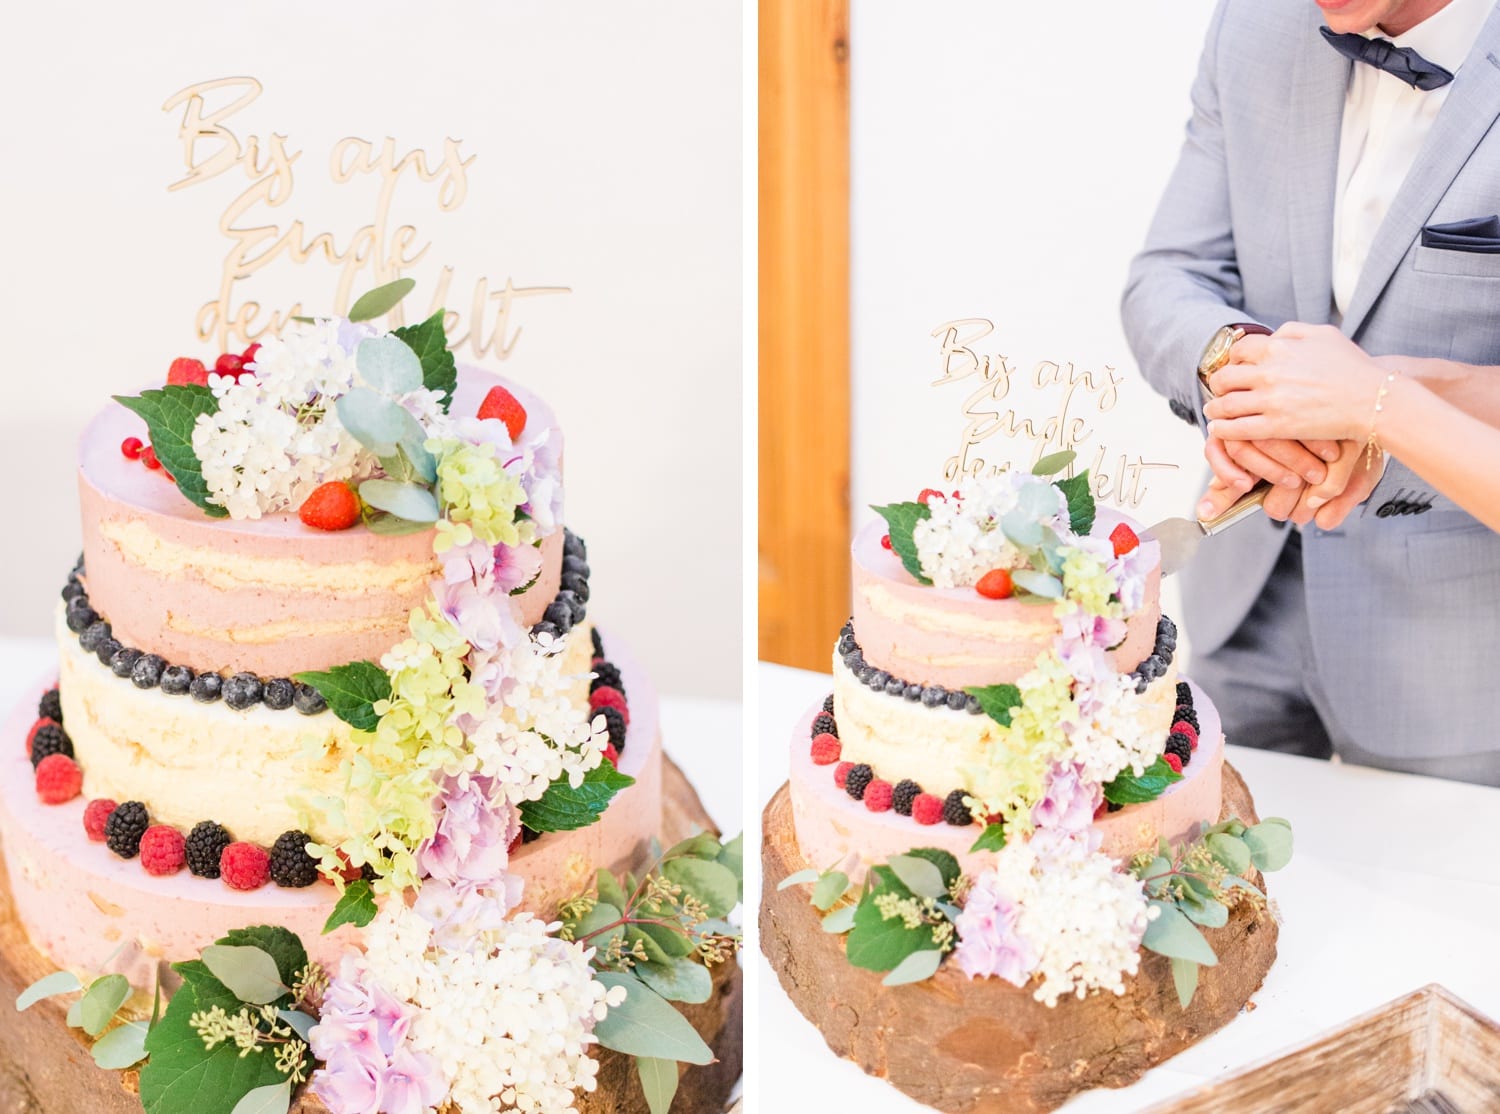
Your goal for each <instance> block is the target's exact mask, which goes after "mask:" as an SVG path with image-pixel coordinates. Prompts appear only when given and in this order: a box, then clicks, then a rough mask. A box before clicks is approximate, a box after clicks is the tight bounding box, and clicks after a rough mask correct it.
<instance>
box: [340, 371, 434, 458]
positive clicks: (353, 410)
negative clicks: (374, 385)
mask: <svg viewBox="0 0 1500 1114" xmlns="http://www.w3.org/2000/svg"><path fill="white" fill-rule="evenodd" d="M333 408H334V410H335V412H337V414H338V416H339V424H340V425H342V426H343V427H344V428H345V429H347V430H348V431H349V433H350V435H351V436H352V437H353V438H354V439H355V440H356V441H358V442H359V443H360V444H361V445H363V446H364V447H365V448H367V449H369V450H370V451H371V452H372V453H374V454H375V455H376V456H378V457H387V456H391V455H392V454H393V453H395V451H396V446H397V445H399V444H401V442H402V441H403V439H405V438H406V437H407V436H408V434H409V433H410V427H409V426H408V424H407V422H408V419H410V421H411V422H412V423H413V424H415V423H416V419H415V418H412V416H411V414H410V413H408V412H407V409H406V407H404V406H402V405H401V404H400V403H399V402H397V401H396V400H395V399H390V398H386V397H385V396H384V395H381V394H377V393H376V392H374V391H372V390H370V389H369V388H368V387H355V388H354V389H353V390H350V391H346V392H345V393H344V394H343V395H341V396H340V397H339V400H338V401H337V402H335V403H334V404H333ZM420 428H421V427H420V426H418V429H420Z"/></svg>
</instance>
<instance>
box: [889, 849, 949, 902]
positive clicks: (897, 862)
mask: <svg viewBox="0 0 1500 1114" xmlns="http://www.w3.org/2000/svg"><path fill="white" fill-rule="evenodd" d="M886 865H887V866H888V867H890V868H891V869H892V870H894V871H895V872H896V877H897V878H899V879H901V881H902V883H903V884H904V885H905V886H906V888H907V889H909V890H910V891H911V892H912V893H914V894H916V895H917V896H918V897H945V896H947V893H948V887H947V886H946V885H945V884H944V883H943V875H942V873H941V872H940V871H939V870H938V868H937V867H936V866H934V865H933V864H932V863H930V862H928V861H927V860H926V859H919V858H916V857H914V856H912V855H892V856H891V857H890V858H889V859H888V860H886Z"/></svg>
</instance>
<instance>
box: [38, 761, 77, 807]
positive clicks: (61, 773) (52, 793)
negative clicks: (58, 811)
mask: <svg viewBox="0 0 1500 1114" xmlns="http://www.w3.org/2000/svg"><path fill="white" fill-rule="evenodd" d="M82 790H83V771H82V770H80V769H79V768H78V763H77V762H74V761H73V760H72V759H71V758H69V757H68V756H67V755H65V754H49V755H48V756H47V757H46V758H43V759H42V760H41V762H40V763H39V764H38V765H37V768H36V795H37V796H38V797H40V798H41V799H42V803H43V804H47V805H60V804H62V803H63V802H64V801H71V800H72V799H73V798H74V797H76V796H78V794H79V793H80V792H81V791H82Z"/></svg>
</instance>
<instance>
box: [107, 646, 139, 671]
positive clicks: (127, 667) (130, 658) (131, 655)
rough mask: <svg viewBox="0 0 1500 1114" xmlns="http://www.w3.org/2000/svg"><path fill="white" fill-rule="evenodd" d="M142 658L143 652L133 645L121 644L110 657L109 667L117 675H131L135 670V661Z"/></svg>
mask: <svg viewBox="0 0 1500 1114" xmlns="http://www.w3.org/2000/svg"><path fill="white" fill-rule="evenodd" d="M140 660H141V652H140V651H139V650H137V649H136V648H135V647H133V646H121V647H120V648H119V649H118V650H116V651H115V656H114V657H112V658H110V659H109V668H110V671H111V672H112V673H114V675H115V676H116V677H129V676H130V674H131V673H132V672H134V671H135V663H136V662H138V661H140Z"/></svg>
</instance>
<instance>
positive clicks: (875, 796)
mask: <svg viewBox="0 0 1500 1114" xmlns="http://www.w3.org/2000/svg"><path fill="white" fill-rule="evenodd" d="M891 795H892V794H891V783H890V782H888V781H882V780H881V779H880V778H878V777H877V778H874V779H872V780H871V782H870V784H869V785H867V786H865V807H866V808H867V809H869V810H870V811H871V812H885V811H886V810H887V809H889V808H890V807H891Z"/></svg>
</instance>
